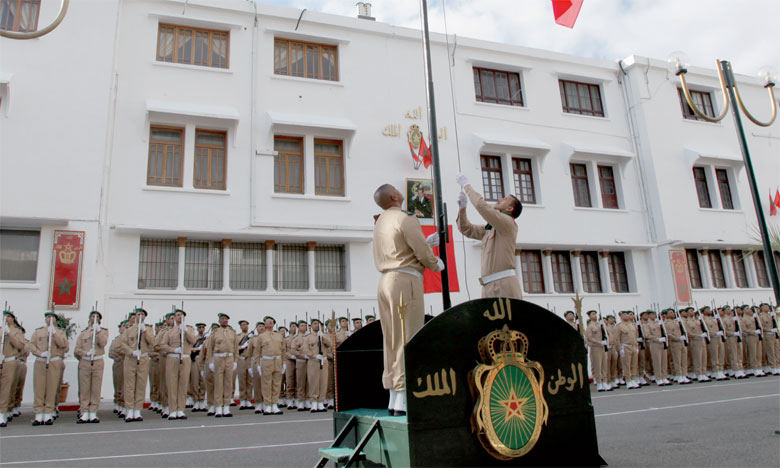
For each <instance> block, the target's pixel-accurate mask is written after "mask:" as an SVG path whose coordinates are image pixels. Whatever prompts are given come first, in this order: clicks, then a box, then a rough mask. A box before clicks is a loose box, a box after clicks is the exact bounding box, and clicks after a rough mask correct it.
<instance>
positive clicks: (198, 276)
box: [184, 241, 223, 290]
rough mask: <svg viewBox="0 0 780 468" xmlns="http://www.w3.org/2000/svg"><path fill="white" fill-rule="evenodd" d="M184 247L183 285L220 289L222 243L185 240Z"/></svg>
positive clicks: (193, 287) (188, 287)
mask: <svg viewBox="0 0 780 468" xmlns="http://www.w3.org/2000/svg"><path fill="white" fill-rule="evenodd" d="M184 248H185V250H184V287H185V288H187V289H217V290H219V289H222V271H223V266H222V265H223V263H222V243H221V242H218V241H217V242H215V241H187V243H186V245H185V247H184Z"/></svg>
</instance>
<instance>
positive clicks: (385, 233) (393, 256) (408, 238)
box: [374, 206, 439, 273]
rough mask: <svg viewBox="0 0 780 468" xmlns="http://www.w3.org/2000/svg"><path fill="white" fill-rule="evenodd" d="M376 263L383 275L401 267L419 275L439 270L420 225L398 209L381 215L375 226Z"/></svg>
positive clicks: (412, 216) (395, 208)
mask: <svg viewBox="0 0 780 468" xmlns="http://www.w3.org/2000/svg"><path fill="white" fill-rule="evenodd" d="M374 263H375V264H376V269H377V270H379V271H380V272H382V273H384V272H386V271H390V270H395V269H398V268H411V269H414V270H416V271H417V272H419V273H422V272H423V271H425V269H426V268H427V269H429V270H431V271H439V267H438V265H437V263H436V256H435V255H434V254H433V250H431V248H430V247H429V246H428V243H427V242H425V236H423V233H422V228H421V227H420V222H419V221H417V218H416V217H415V216H414V215H410V214H407V213H405V212H404V211H401V209H400V208H398V207H396V206H394V207H391V208H388V209H386V210H385V211H384V212H382V214H381V215H380V216H379V218H378V219H377V221H376V225H374Z"/></svg>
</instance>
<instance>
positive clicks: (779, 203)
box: [426, 166, 780, 208]
mask: <svg viewBox="0 0 780 468" xmlns="http://www.w3.org/2000/svg"><path fill="white" fill-rule="evenodd" d="M426 167H427V166H426ZM774 204H775V206H776V207H778V208H780V189H778V190H775V203H774Z"/></svg>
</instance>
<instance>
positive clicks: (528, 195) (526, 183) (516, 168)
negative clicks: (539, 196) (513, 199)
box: [512, 158, 536, 204]
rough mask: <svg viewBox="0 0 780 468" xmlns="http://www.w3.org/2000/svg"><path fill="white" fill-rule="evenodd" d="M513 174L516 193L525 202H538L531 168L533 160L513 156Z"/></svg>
mask: <svg viewBox="0 0 780 468" xmlns="http://www.w3.org/2000/svg"><path fill="white" fill-rule="evenodd" d="M512 174H513V176H514V182H515V194H516V195H517V197H518V198H519V199H520V201H521V202H523V203H531V204H536V194H535V191H534V174H533V171H532V170H531V160H530V159H524V158H512Z"/></svg>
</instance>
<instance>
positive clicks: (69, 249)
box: [59, 244, 76, 265]
mask: <svg viewBox="0 0 780 468" xmlns="http://www.w3.org/2000/svg"><path fill="white" fill-rule="evenodd" d="M59 257H60V262H61V263H64V264H66V265H70V264H71V263H73V262H75V261H76V252H74V251H73V246H72V245H70V244H65V250H60V253H59Z"/></svg>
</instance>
